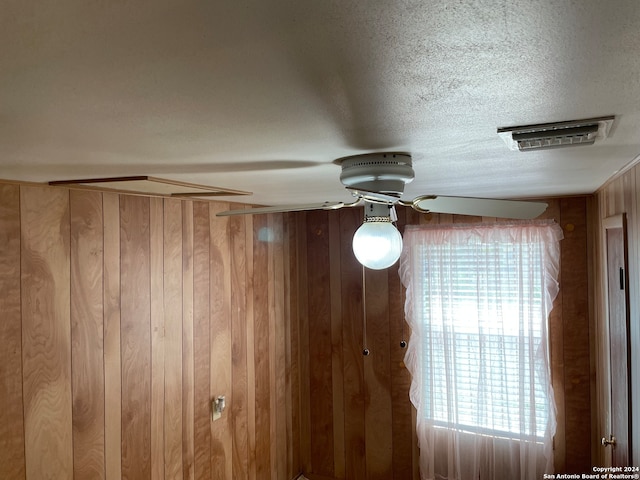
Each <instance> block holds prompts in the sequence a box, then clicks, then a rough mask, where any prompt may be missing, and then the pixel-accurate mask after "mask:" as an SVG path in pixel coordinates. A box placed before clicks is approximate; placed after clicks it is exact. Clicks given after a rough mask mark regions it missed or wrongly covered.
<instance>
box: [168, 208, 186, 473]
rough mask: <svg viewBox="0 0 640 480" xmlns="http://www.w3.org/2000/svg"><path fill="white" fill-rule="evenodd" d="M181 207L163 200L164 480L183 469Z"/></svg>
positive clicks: (181, 471)
mask: <svg viewBox="0 0 640 480" xmlns="http://www.w3.org/2000/svg"><path fill="white" fill-rule="evenodd" d="M182 240H183V236H182V204H181V202H180V200H175V199H165V200H164V330H165V340H164V355H165V364H164V460H165V469H164V470H165V478H172V479H173V478H175V479H180V478H182V475H183V468H182V402H183V398H182V361H183V356H182V335H183V332H182V315H183V307H182V302H183V296H182V295H183V294H182V282H183V276H182V275H183V274H182V271H183V264H182V248H183V245H182Z"/></svg>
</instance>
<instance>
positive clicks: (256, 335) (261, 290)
mask: <svg viewBox="0 0 640 480" xmlns="http://www.w3.org/2000/svg"><path fill="white" fill-rule="evenodd" d="M267 228H268V227H267V216H266V215H256V217H255V218H254V219H253V245H254V248H253V277H252V278H253V305H254V307H253V340H254V342H253V351H254V352H255V354H254V356H253V357H254V365H255V373H254V375H255V383H254V385H255V445H256V447H255V468H256V472H255V475H256V478H259V479H266V478H270V477H271V436H270V418H271V404H270V398H271V391H270V380H269V374H270V371H269V357H270V355H269V337H270V332H269V298H268V282H269V277H268V276H267V273H268V239H269V237H270V235H269V231H268V230H267ZM251 347H252V346H251V344H249V349H251Z"/></svg>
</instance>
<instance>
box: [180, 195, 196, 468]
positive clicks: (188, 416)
mask: <svg viewBox="0 0 640 480" xmlns="http://www.w3.org/2000/svg"><path fill="white" fill-rule="evenodd" d="M193 233H194V228H193V202H191V201H183V202H182V238H183V245H182V278H183V280H182V464H183V465H182V467H183V478H184V479H185V480H193V478H194V473H195V472H194V465H193V464H194V456H195V443H194V430H193V429H194V395H195V386H194V382H193V376H194V373H193V370H194V358H193V292H194V287H193V271H194V267H193V249H194V243H193V241H194V238H193Z"/></svg>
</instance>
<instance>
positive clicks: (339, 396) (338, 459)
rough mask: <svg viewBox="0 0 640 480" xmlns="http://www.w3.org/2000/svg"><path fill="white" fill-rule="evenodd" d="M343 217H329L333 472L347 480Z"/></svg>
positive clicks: (337, 476)
mask: <svg viewBox="0 0 640 480" xmlns="http://www.w3.org/2000/svg"><path fill="white" fill-rule="evenodd" d="M341 252H342V243H341V241H340V216H339V215H329V279H330V280H329V281H330V290H331V291H330V293H331V388H332V392H333V398H332V403H331V404H332V407H333V408H332V411H333V419H332V420H333V425H334V427H333V470H334V476H335V477H336V478H345V453H346V452H345V444H344V408H343V405H344V375H343V372H344V362H343V360H342V358H343V357H342V355H343V345H342V281H341V274H340V270H341V263H340V261H341V255H342V253H341Z"/></svg>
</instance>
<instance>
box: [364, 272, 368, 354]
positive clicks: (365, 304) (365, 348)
mask: <svg viewBox="0 0 640 480" xmlns="http://www.w3.org/2000/svg"><path fill="white" fill-rule="evenodd" d="M362 347H363V348H362V354H363V355H364V356H365V357H366V356H367V355H369V349H368V348H367V282H366V274H365V269H364V265H363V266H362Z"/></svg>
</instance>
